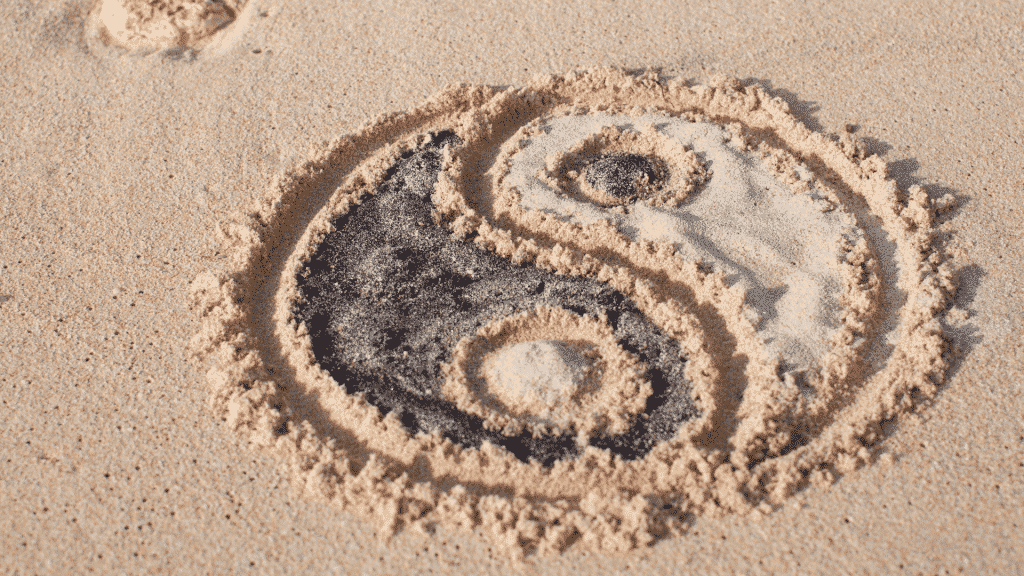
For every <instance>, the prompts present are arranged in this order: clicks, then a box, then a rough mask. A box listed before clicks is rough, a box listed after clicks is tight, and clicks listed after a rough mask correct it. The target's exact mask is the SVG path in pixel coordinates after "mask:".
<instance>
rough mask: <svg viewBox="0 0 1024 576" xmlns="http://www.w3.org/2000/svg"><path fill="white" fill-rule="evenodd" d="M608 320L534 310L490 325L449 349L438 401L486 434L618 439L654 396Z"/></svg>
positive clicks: (549, 309) (551, 309)
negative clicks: (474, 418) (472, 419)
mask: <svg viewBox="0 0 1024 576" xmlns="http://www.w3.org/2000/svg"><path fill="white" fill-rule="evenodd" d="M645 372H646V367H645V366H643V364H641V363H640V362H639V361H638V359H637V357H636V356H635V355H633V354H630V353H629V352H627V351H625V350H623V348H622V346H621V344H620V342H619V341H618V339H617V338H616V336H615V333H614V330H613V329H612V328H611V326H609V324H608V321H607V318H603V319H602V318H592V317H591V318H588V317H583V316H579V315H577V314H574V313H572V312H570V311H568V310H565V309H563V308H555V307H548V306H545V307H540V308H537V309H535V310H532V311H528V312H523V313H520V314H517V315H514V316H511V317H507V318H501V319H499V320H496V321H493V322H490V323H488V324H486V325H484V326H483V327H481V329H480V330H479V331H478V332H477V333H476V334H474V335H472V336H469V337H466V338H464V339H463V340H462V341H460V342H459V344H458V345H457V346H456V347H455V350H454V352H453V353H452V360H451V363H450V364H448V365H447V366H446V367H445V373H446V377H447V379H446V382H445V385H444V387H443V389H442V390H443V394H444V396H445V397H446V398H449V399H451V400H452V401H454V402H455V403H456V405H457V406H458V407H459V408H460V409H462V410H464V411H466V412H467V413H471V414H476V415H478V416H480V417H481V418H483V419H484V426H486V427H489V428H493V429H501V430H503V431H504V433H506V434H517V433H519V432H520V431H521V430H522V429H523V428H524V427H525V428H527V429H528V430H529V431H530V432H531V433H533V434H547V433H552V432H553V433H555V434H560V433H562V431H563V430H571V431H572V432H574V433H577V434H579V438H578V442H582V443H583V444H586V443H587V440H588V438H589V436H590V435H592V434H595V433H607V434H621V433H623V432H625V431H626V430H627V429H628V428H629V426H630V424H631V423H632V420H633V419H634V418H635V417H636V416H637V415H638V414H640V413H642V412H643V410H644V409H645V408H646V407H647V400H648V398H649V397H650V396H651V394H652V392H653V388H652V386H651V384H650V382H648V381H645V380H644V379H643V375H644V374H645Z"/></svg>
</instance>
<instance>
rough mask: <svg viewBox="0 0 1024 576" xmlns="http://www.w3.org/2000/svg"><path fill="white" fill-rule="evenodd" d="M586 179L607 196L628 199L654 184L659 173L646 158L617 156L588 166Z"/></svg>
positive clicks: (625, 155)
mask: <svg viewBox="0 0 1024 576" xmlns="http://www.w3.org/2000/svg"><path fill="white" fill-rule="evenodd" d="M585 178H586V179H587V183H588V184H590V185H591V186H593V187H594V188H597V189H598V190H600V191H602V192H604V193H605V194H610V195H612V196H615V197H616V198H622V199H627V198H629V197H631V196H633V195H635V194H636V193H637V190H638V188H639V187H640V186H642V185H644V184H654V183H655V182H656V181H657V180H658V171H657V170H655V169H654V164H652V163H651V161H650V159H648V158H647V157H646V156H642V155H640V154H615V155H612V156H605V157H604V158H601V159H599V160H596V161H594V162H593V163H591V164H590V165H588V166H587V169H586V173H585Z"/></svg>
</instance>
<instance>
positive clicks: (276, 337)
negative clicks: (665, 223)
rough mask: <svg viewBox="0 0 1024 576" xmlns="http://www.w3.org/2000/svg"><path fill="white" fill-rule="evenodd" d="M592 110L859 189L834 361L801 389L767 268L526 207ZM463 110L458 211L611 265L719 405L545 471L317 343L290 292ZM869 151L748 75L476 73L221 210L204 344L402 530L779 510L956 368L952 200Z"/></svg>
mask: <svg viewBox="0 0 1024 576" xmlns="http://www.w3.org/2000/svg"><path fill="white" fill-rule="evenodd" d="M591 109H594V110H599V111H601V112H606V113H609V114H630V115H632V116H635V117H639V116H641V115H643V114H645V113H656V114H661V115H674V116H679V117H687V119H690V120H692V121H707V122H711V123H715V124H718V125H720V126H725V127H726V128H728V129H729V130H730V132H731V133H733V134H734V137H735V138H736V139H737V140H738V142H739V145H742V146H747V147H749V148H750V149H751V150H758V151H763V152H764V157H765V158H767V159H768V160H769V161H771V162H773V163H774V165H776V166H777V167H778V169H779V171H780V172H783V173H784V172H785V171H786V169H787V167H792V166H795V165H796V164H799V163H803V164H805V165H806V166H807V167H808V168H809V169H810V170H811V171H812V172H813V173H814V174H815V175H817V176H819V177H820V178H821V179H822V180H823V181H825V182H827V184H828V185H829V186H831V187H834V188H835V199H836V200H838V202H839V203H840V204H842V205H843V206H845V207H846V208H848V209H850V210H852V211H853V212H854V213H855V214H856V217H857V224H858V226H859V227H860V228H862V229H864V230H867V232H868V233H866V234H865V235H864V236H863V237H861V238H859V239H857V240H856V242H848V243H849V246H846V247H844V251H845V255H844V257H843V258H842V259H841V260H840V261H839V262H838V263H837V267H838V268H839V270H840V276H841V278H843V280H844V284H845V285H846V288H845V289H844V291H843V293H842V294H840V302H841V304H842V305H843V306H844V312H843V313H842V317H841V318H840V319H841V322H842V323H841V325H840V326H839V327H838V328H837V329H836V332H835V334H834V335H833V337H832V340H833V342H834V344H835V345H834V347H833V348H832V349H831V351H829V352H828V353H827V354H826V357H825V358H824V360H823V361H822V369H821V372H820V375H821V377H820V379H819V380H817V381H813V382H811V383H810V385H809V386H804V387H800V386H799V385H798V384H799V383H796V382H794V380H793V379H791V378H783V377H781V376H780V372H781V371H782V370H781V368H780V364H779V362H778V359H777V357H773V356H772V355H771V354H770V353H768V351H767V350H766V347H765V346H764V342H763V341H762V340H761V338H760V337H759V336H758V333H757V330H756V328H755V326H754V325H753V319H756V314H754V313H753V311H752V310H751V309H750V307H749V306H748V305H747V304H745V300H746V295H745V293H744V290H743V288H742V287H741V286H738V285H736V284H733V285H731V286H730V284H729V283H728V282H727V281H726V279H725V275H724V273H722V272H721V271H716V272H710V271H709V270H708V267H707V266H706V265H704V264H703V263H698V262H696V261H694V260H687V259H685V255H681V254H680V253H679V251H678V250H676V249H675V248H674V247H672V246H671V245H670V244H669V243H667V242H657V243H656V242H652V241H648V240H637V241H632V240H630V238H629V237H628V236H626V235H624V234H623V233H622V232H621V231H620V230H619V229H617V228H616V227H615V226H614V225H613V224H612V223H610V222H609V221H608V220H607V219H602V220H600V221H596V222H593V223H589V224H587V225H581V224H578V223H573V222H568V221H566V220H563V219H560V218H558V217H556V216H555V215H553V214H545V213H543V212H541V211H537V210H532V209H531V210H527V209H524V208H522V207H521V206H520V205H519V204H518V198H515V197H514V195H511V194H507V193H505V191H503V189H502V187H501V179H502V178H503V177H504V176H505V175H506V174H507V173H508V170H507V169H508V164H507V160H508V158H509V157H510V156H511V155H512V154H513V153H514V152H515V150H516V149H518V147H519V146H520V145H521V141H520V140H518V139H517V138H514V136H515V134H516V132H517V131H518V130H519V129H520V128H521V127H522V126H523V123H524V122H526V123H529V122H535V124H534V125H540V124H541V123H542V122H543V121H544V119H545V118H551V117H554V116H557V115H573V114H576V115H579V114H589V112H590V110H591ZM734 128H735V129H734ZM445 129H451V130H453V131H454V132H455V133H456V134H457V136H458V137H459V138H460V140H461V141H462V142H463V143H464V145H463V146H461V147H460V148H459V149H457V150H448V151H447V152H446V159H445V163H444V167H443V172H442V174H441V177H440V178H439V180H438V182H437V186H436V191H435V194H434V203H435V205H436V206H437V211H436V214H435V218H436V219H437V221H438V222H442V223H444V224H445V225H446V226H447V227H448V228H449V229H450V230H451V231H452V233H453V234H454V235H455V236H456V237H459V238H462V239H464V240H465V241H471V242H474V243H476V244H477V245H479V246H482V247H485V248H487V249H489V250H492V251H493V252H495V253H497V254H499V255H502V256H504V257H506V258H508V259H510V260H511V261H513V262H516V263H519V264H522V265H533V266H538V267H543V268H546V269H550V270H553V271H556V272H558V273H561V274H567V275H592V276H594V277H595V278H597V279H599V280H600V281H602V282H607V283H608V284H609V285H611V286H613V287H615V288H616V289H617V290H619V291H620V292H622V293H623V294H625V295H626V296H627V297H629V298H630V299H632V300H634V301H636V303H637V306H638V307H639V308H641V309H642V310H643V313H644V314H645V315H647V316H649V317H650V318H652V319H653V320H654V321H655V322H656V323H657V324H658V325H659V326H662V327H664V328H665V329H666V331H668V332H669V333H670V334H672V336H673V337H674V338H676V339H677V340H678V342H679V343H680V347H681V348H682V349H683V351H684V353H685V354H686V355H687V364H686V371H687V378H688V379H690V380H691V381H692V382H693V396H694V399H695V401H696V402H697V403H698V404H699V406H700V410H701V413H700V414H701V415H700V417H699V418H695V419H693V420H691V421H689V422H687V423H686V424H685V425H684V426H682V427H681V428H680V430H679V432H678V433H677V434H676V436H675V437H674V439H672V440H667V441H664V442H663V443H661V444H659V445H658V446H656V447H655V448H654V449H652V450H651V451H650V452H649V453H648V454H647V456H646V457H644V458H643V459H640V460H636V461H630V462H624V461H622V460H621V459H616V458H612V457H611V455H610V453H609V452H608V451H607V450H601V449H597V448H594V447H593V446H588V447H587V449H586V450H585V451H584V453H583V455H582V456H581V457H579V458H577V459H576V460H573V461H570V462H558V463H556V464H555V465H554V466H553V467H551V468H549V469H545V468H543V467H541V466H540V465H539V464H537V463H536V462H533V463H523V462H519V461H518V460H516V459H515V458H514V457H512V456H511V455H510V454H509V453H508V452H506V451H504V450H502V449H499V448H496V447H494V446H493V445H490V444H487V443H485V444H484V445H483V446H481V447H480V448H479V449H463V448H461V447H459V446H457V445H453V444H452V443H451V442H448V441H446V440H444V439H443V438H440V437H439V436H437V435H428V434H421V435H418V436H416V437H411V435H409V434H408V433H406V432H405V430H404V428H403V427H402V425H401V423H400V422H399V421H398V420H397V417H396V416H395V415H394V413H389V414H388V416H386V417H381V416H380V414H379V412H378V411H376V409H375V408H374V407H373V406H370V405H368V404H367V403H366V402H365V401H363V400H362V399H360V398H359V397H352V396H348V395H347V394H345V393H344V391H343V390H342V388H341V387H340V386H338V383H337V382H334V381H333V380H332V379H331V378H330V376H329V375H328V374H327V373H326V372H324V371H323V370H321V369H320V368H319V367H318V366H317V365H316V364H315V362H314V359H313V355H312V352H311V350H310V341H309V338H308V337H307V336H306V334H307V333H306V328H305V327H304V326H303V325H300V324H296V323H295V322H294V321H293V320H292V316H291V314H290V310H291V305H292V303H293V302H294V299H295V298H296V289H295V287H296V283H295V276H296V274H297V273H299V271H301V270H302V268H303V266H302V263H303V261H304V259H306V258H308V257H309V255H310V253H311V251H312V250H313V247H314V246H315V245H316V244H317V242H318V241H319V239H320V238H322V237H323V235H324V234H326V233H327V232H328V231H329V228H330V221H331V218H332V217H333V216H335V215H337V214H342V213H345V212H346V211H347V210H348V209H349V208H350V207H351V206H352V205H354V204H355V203H357V202H358V201H359V194H360V193H361V192H360V190H362V189H363V188H364V187H365V185H366V184H372V183H374V182H379V181H380V180H381V179H382V178H383V177H384V173H385V172H386V170H387V167H388V166H390V165H391V164H392V163H393V162H394V159H395V158H397V157H398V156H399V155H400V154H402V153H403V152H404V151H407V150H412V149H414V148H415V147H416V146H417V142H418V141H419V140H418V136H417V135H419V134H423V133H425V132H430V131H440V130H445ZM861 150H862V149H861V148H860V147H859V146H858V145H857V143H856V142H855V141H854V140H853V139H852V137H850V135H849V134H844V135H842V137H841V138H840V140H839V141H838V142H836V141H834V140H832V139H830V138H829V137H827V136H825V135H822V134H818V133H814V132H811V131H810V130H808V129H807V128H806V127H805V126H804V125H803V124H801V123H800V122H799V121H798V120H797V119H795V118H794V117H793V116H792V115H791V114H790V113H789V111H788V108H787V106H786V105H785V103H784V102H782V101H781V100H779V99H777V98H772V97H771V96H769V95H768V94H767V93H766V92H765V91H764V90H763V89H761V88H759V87H756V86H743V85H742V84H740V83H739V82H738V81H735V80H728V79H717V80H715V81H714V82H712V83H711V84H710V85H707V86H700V85H697V86H691V85H690V84H689V83H687V82H686V81H684V80H682V79H674V80H669V81H663V80H661V79H659V78H658V76H657V75H656V74H642V75H634V74H629V73H626V72H622V71H618V70H606V69H601V70H590V71H584V72H574V73H570V74H567V75H565V76H554V77H543V78H538V79H536V80H535V81H534V82H532V83H531V84H530V85H529V86H528V87H525V88H509V89H506V90H498V89H494V88H488V87H470V86H457V87H452V88H450V89H447V90H445V91H443V92H441V93H440V94H438V95H437V96H435V97H434V98H432V99H430V100H429V101H428V102H426V103H425V104H423V105H422V106H421V107H419V108H417V109H415V110H413V111H411V112H409V113H407V114H401V115H386V116H382V117H380V118H378V119H376V120H374V121H373V122H371V123H369V124H367V125H365V126H364V127H362V128H361V129H359V130H358V131H357V132H356V133H354V134H352V135H350V136H347V137H344V138H341V139H338V140H336V141H334V142H331V143H330V144H329V145H327V146H326V147H324V148H323V149H322V150H321V151H320V152H319V153H317V154H316V155H314V156H313V157H312V158H311V159H310V160H309V161H307V162H306V163H304V164H302V165H301V166H298V167H296V168H294V169H293V170H291V171H290V172H288V173H287V174H285V175H283V176H282V177H280V178H278V179H277V180H275V182H274V183H273V184H272V185H271V187H270V189H269V190H268V191H267V192H266V193H265V194H264V195H262V196H260V197H259V198H258V199H257V200H256V201H255V202H254V204H253V205H252V207H251V208H250V209H249V210H248V211H247V212H246V213H245V214H243V215H241V216H240V217H239V218H238V219H237V220H236V221H235V222H234V223H232V224H227V225H224V226H222V227H221V230H222V232H223V238H222V240H223V242H224V244H225V247H226V250H227V252H228V253H229V254H230V258H229V260H228V263H227V266H226V270H225V271H223V272H209V273H204V274H202V275H201V276H199V277H198V278H197V279H196V280H195V281H194V282H193V284H192V286H191V288H190V299H191V301H192V303H193V306H194V307H195V308H196V309H197V310H198V311H199V313H200V315H201V316H202V318H203V328H202V331H201V332H200V333H199V334H198V335H197V336H196V338H195V339H194V340H193V343H192V346H193V349H194V350H196V352H197V354H199V355H202V356H212V357H213V358H214V362H213V366H212V367H211V369H210V370H209V372H208V375H207V380H208V383H209V386H210V406H211V409H212V410H213V411H214V412H215V414H216V415H217V416H218V417H220V418H222V419H223V421H224V422H225V423H226V425H227V426H228V427H229V428H231V429H233V430H235V431H237V432H238V433H239V434H240V435H241V436H242V437H243V438H244V439H246V440H247V441H249V442H251V443H252V445H253V446H256V447H262V448H264V449H266V450H268V451H270V452H272V453H274V454H276V455H277V456H278V458H279V459H280V460H281V462H282V470H283V471H284V472H285V474H286V475H288V477H289V478H291V480H292V482H293V485H294V486H295V487H296V489H297V490H298V491H299V492H300V493H302V494H304V495H306V496H307V497H309V498H312V499H316V500H322V501H329V502H332V503H335V504H336V505H338V506H340V507H342V508H344V509H347V510H351V511H354V512H357V513H360V514H362V515H365V516H366V517H368V518H375V519H377V521H378V522H380V523H381V525H382V527H383V528H384V529H385V531H388V532H390V531H394V530H397V529H398V528H400V527H402V526H415V525H427V524H429V523H432V522H442V523H446V524H449V525H453V526H461V527H463V528H465V529H467V530H474V529H479V530H480V533H481V534H485V535H489V537H491V538H493V540H494V542H495V544H497V545H499V546H500V547H501V548H503V549H505V550H507V551H508V552H510V553H512V554H522V553H524V552H525V551H534V552H537V553H547V552H557V551H560V550H564V549H565V548H566V547H568V546H570V545H572V544H573V543H578V544H579V545H581V546H584V547H587V548H592V549H600V550H608V551H614V550H619V551H621V550H628V549H631V548H635V547H638V546H646V545H648V544H649V543H650V542H652V541H653V539H654V538H656V537H658V536H664V535H671V534H681V533H684V532H685V531H686V529H687V526H688V525H689V519H690V518H692V516H694V515H702V514H718V513H722V512H736V513H760V512H763V511H770V509H771V507H772V506H775V505H779V504H781V503H783V502H784V501H785V500H786V499H787V498H788V497H789V496H790V495H791V494H792V493H793V492H794V491H796V490H799V489H800V488H801V487H803V486H806V485H807V484H808V483H827V482H830V481H832V480H834V479H835V478H836V476H837V475H838V474H842V473H852V472H853V471H854V470H856V469H857V468H858V467H859V466H862V465H864V464H866V463H869V462H870V461H871V460H872V458H873V453H874V452H873V450H874V447H876V446H877V445H878V444H879V443H880V442H882V441H883V440H884V434H883V430H882V423H883V422H888V421H891V420H893V419H895V418H898V417H899V416H900V415H901V414H904V413H906V412H908V411H910V410H912V409H913V408H914V407H915V406H917V405H918V404H919V403H920V402H921V400H922V399H926V398H929V397H931V396H932V395H934V393H935V391H936V389H937V386H938V385H939V384H940V383H941V382H942V380H943V378H944V374H945V371H946V369H947V368H948V360H947V359H946V357H945V356H944V355H943V350H944V340H943V331H942V326H941V324H940V323H939V317H940V316H941V315H942V314H943V313H944V312H945V310H946V309H947V308H948V306H949V302H950V298H951V295H952V294H953V291H954V290H955V286H954V285H953V283H952V279H951V278H952V267H951V265H950V264H949V262H948V261H947V257H946V255H945V253H944V252H943V251H942V250H941V249H940V248H937V247H936V246H934V245H933V238H934V225H933V218H934V215H935V213H936V212H937V211H939V210H942V209H944V208H946V207H948V206H949V205H950V199H949V198H946V199H943V200H942V201H939V202H933V201H932V200H930V199H929V198H928V196H927V195H926V194H925V193H924V191H923V190H922V189H920V188H917V187H915V188H912V189H911V190H909V191H907V192H903V191H901V190H899V188H898V187H897V186H896V184H895V183H894V182H893V181H892V180H891V179H890V178H889V177H888V173H887V169H886V166H885V164H884V162H882V161H881V160H879V159H878V158H876V157H873V156H872V157H865V156H864V154H863V153H862V152H861ZM496 158H497V161H495V159H496ZM712 170H714V167H712ZM791 176H792V174H791ZM795 180H799V178H795ZM826 200H828V199H826ZM828 201H830V202H831V201H832V200H828ZM866 226H867V228H865V227H866ZM881 241H889V242H891V243H892V245H893V250H892V251H891V255H889V254H887V253H885V252H878V253H876V252H875V250H874V249H873V248H872V246H874V245H877V244H878V243H879V242H881ZM880 259H881V260H882V262H881V263H880V262H879V260H880ZM883 300H884V301H885V302H886V306H885V307H884V308H882V307H881V306H880V305H879V302H880V301H883ZM883 334H884V335H886V336H887V337H886V338H884V339H883V338H881V336H880V335H883ZM509 478H515V484H514V485H513V486H512V487H511V488H510V485H509V483H508V479H509Z"/></svg>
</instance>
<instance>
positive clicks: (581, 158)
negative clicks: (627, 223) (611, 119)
mask: <svg viewBox="0 0 1024 576" xmlns="http://www.w3.org/2000/svg"><path fill="white" fill-rule="evenodd" d="M622 153H631V154H637V155H640V156H643V157H645V158H646V159H648V161H650V162H652V163H653V168H654V171H655V172H656V174H657V176H658V178H656V179H654V181H653V182H651V181H643V182H637V183H636V189H635V190H634V191H633V194H632V195H630V196H626V197H623V198H620V197H616V196H614V195H612V194H609V193H607V192H606V191H604V190H599V189H598V188H595V187H594V186H593V185H592V184H591V183H590V181H589V179H588V177H587V176H588V175H589V174H588V172H587V171H588V169H589V168H590V167H591V166H592V165H593V164H592V163H593V162H594V161H595V160H597V159H599V158H602V157H604V156H609V155H613V154H622ZM708 175H709V174H708V171H707V169H706V168H705V166H704V165H703V164H702V163H701V161H700V160H699V159H698V158H697V156H696V155H695V154H694V153H693V151H692V150H690V149H689V148H687V147H686V146H684V145H683V144H682V143H680V142H679V141H678V140H675V139H673V138H669V137H666V136H665V135H663V134H660V133H659V132H658V131H657V130H656V128H655V127H654V125H653V124H652V125H648V126H644V128H643V129H642V130H640V131H634V130H623V129H621V128H619V127H617V126H604V127H602V128H601V130H600V131H598V132H596V133H593V134H589V135H587V136H585V137H583V138H582V139H580V141H579V142H576V143H575V144H573V145H572V146H570V147H568V148H567V149H561V148H559V149H556V150H554V151H552V152H551V154H550V155H549V156H548V157H547V158H545V160H544V167H543V168H542V169H541V170H540V171H539V172H538V173H537V174H536V177H537V179H538V180H540V181H542V182H544V183H545V184H547V185H548V186H550V187H552V188H553V189H555V190H558V191H559V192H561V193H562V194H565V195H567V196H569V197H571V198H576V199H579V200H582V201H590V202H593V203H595V204H597V205H599V206H618V205H623V204H629V203H631V202H632V201H634V200H635V199H637V198H638V197H639V199H640V200H641V201H643V202H645V203H646V204H648V205H649V206H676V205H678V204H679V203H680V202H682V201H683V200H685V199H686V197H687V196H688V195H689V194H690V193H691V192H692V191H693V190H694V188H696V187H697V186H699V185H701V184H703V183H704V181H705V180H707V178H708ZM619 210H623V208H619Z"/></svg>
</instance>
